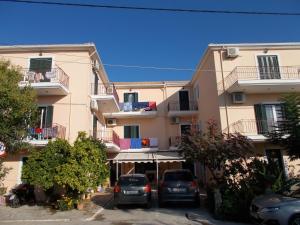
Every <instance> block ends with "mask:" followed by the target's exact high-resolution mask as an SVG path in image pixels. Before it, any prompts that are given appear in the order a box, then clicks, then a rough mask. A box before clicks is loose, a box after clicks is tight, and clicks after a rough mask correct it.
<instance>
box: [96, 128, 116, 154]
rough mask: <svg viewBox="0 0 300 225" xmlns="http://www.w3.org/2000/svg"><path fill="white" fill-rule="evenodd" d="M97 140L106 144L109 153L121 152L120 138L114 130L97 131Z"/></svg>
mask: <svg viewBox="0 0 300 225" xmlns="http://www.w3.org/2000/svg"><path fill="white" fill-rule="evenodd" d="M96 138H97V139H99V140H102V141H103V142H104V144H105V145H106V147H107V149H108V152H119V151H120V138H119V136H118V135H117V133H116V132H115V131H113V130H112V129H104V130H99V131H97V134H96Z"/></svg>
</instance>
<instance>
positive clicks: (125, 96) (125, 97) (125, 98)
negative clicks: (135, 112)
mask: <svg viewBox="0 0 300 225" xmlns="http://www.w3.org/2000/svg"><path fill="white" fill-rule="evenodd" d="M124 102H128V93H124Z"/></svg>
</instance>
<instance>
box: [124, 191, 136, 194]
mask: <svg viewBox="0 0 300 225" xmlns="http://www.w3.org/2000/svg"><path fill="white" fill-rule="evenodd" d="M138 193H139V191H124V194H126V195H136V194H138Z"/></svg>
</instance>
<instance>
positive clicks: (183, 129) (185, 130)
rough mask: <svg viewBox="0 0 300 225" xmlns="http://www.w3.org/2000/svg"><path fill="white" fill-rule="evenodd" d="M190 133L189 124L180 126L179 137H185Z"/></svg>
mask: <svg viewBox="0 0 300 225" xmlns="http://www.w3.org/2000/svg"><path fill="white" fill-rule="evenodd" d="M190 132H191V125H190V124H180V133H181V136H183V135H187V134H189V133H190Z"/></svg>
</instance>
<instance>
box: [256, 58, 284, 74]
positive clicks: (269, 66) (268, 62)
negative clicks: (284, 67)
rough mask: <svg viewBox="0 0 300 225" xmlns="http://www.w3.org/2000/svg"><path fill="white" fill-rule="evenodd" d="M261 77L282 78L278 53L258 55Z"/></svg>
mask: <svg viewBox="0 0 300 225" xmlns="http://www.w3.org/2000/svg"><path fill="white" fill-rule="evenodd" d="M257 61H258V69H259V75H260V79H280V71H279V63H278V57H277V55H259V56H257Z"/></svg>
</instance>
